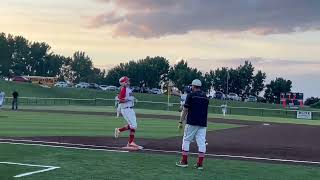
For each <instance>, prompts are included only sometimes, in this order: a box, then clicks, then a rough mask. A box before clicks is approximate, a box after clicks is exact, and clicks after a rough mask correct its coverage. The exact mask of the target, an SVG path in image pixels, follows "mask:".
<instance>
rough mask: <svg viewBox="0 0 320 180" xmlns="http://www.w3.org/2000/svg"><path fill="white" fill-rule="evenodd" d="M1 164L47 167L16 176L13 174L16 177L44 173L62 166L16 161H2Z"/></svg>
mask: <svg viewBox="0 0 320 180" xmlns="http://www.w3.org/2000/svg"><path fill="white" fill-rule="evenodd" d="M0 164H8V165H18V166H29V167H40V168H45V169H42V170H39V171H32V172H28V173H23V174H18V175H16V176H13V177H15V178H20V177H25V176H30V175H33V174H38V173H43V172H47V171H52V170H55V169H59V168H60V167H56V166H44V165H36V164H22V163H14V162H0Z"/></svg>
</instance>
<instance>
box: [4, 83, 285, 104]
mask: <svg viewBox="0 0 320 180" xmlns="http://www.w3.org/2000/svg"><path fill="white" fill-rule="evenodd" d="M0 90H3V91H4V92H5V93H6V95H7V96H11V93H12V92H13V90H17V91H18V92H19V94H20V96H21V97H39V98H77V99H95V98H104V99H114V97H115V96H116V93H115V92H103V91H97V90H92V89H76V88H55V87H53V88H50V89H48V88H43V87H40V86H39V85H37V84H30V83H16V82H8V81H4V80H0ZM135 96H136V98H137V99H139V100H140V101H153V102H167V96H166V95H152V94H139V93H136V95H135ZM179 100H180V99H179V98H178V97H175V96H172V97H171V102H172V103H179ZM33 103H34V102H33ZM38 103H40V102H38ZM42 103H44V102H42ZM48 103H52V102H48ZM55 103H66V102H59V101H56V102H55ZM67 103H68V102H67ZM76 103H77V104H79V103H80V104H81V103H83V102H76ZM85 103H88V102H85ZM224 103H225V102H224V101H220V100H211V101H210V104H211V105H212V106H220V105H222V104H224ZM228 104H229V106H233V107H252V108H273V109H278V108H281V105H279V104H264V103H245V102H237V101H229V102H228ZM87 105H88V104H87ZM142 106H144V105H143V104H142ZM157 108H162V106H159V107H157ZM165 109H166V107H165Z"/></svg>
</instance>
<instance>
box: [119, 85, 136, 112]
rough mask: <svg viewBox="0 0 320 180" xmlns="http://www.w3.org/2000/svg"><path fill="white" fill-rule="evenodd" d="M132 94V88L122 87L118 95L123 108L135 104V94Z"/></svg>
mask: <svg viewBox="0 0 320 180" xmlns="http://www.w3.org/2000/svg"><path fill="white" fill-rule="evenodd" d="M132 94H133V93H132V90H131V89H130V88H128V87H123V88H121V91H120V94H119V96H118V97H119V102H120V104H121V108H132V107H133V106H134V96H133V95H132Z"/></svg>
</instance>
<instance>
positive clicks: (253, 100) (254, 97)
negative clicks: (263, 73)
mask: <svg viewBox="0 0 320 180" xmlns="http://www.w3.org/2000/svg"><path fill="white" fill-rule="evenodd" d="M244 101H245V102H257V97H256V96H251V95H250V96H248V97H247V98H246V99H245V100H244Z"/></svg>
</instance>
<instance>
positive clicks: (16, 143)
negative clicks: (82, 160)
mask: <svg viewBox="0 0 320 180" xmlns="http://www.w3.org/2000/svg"><path fill="white" fill-rule="evenodd" d="M0 144H13V145H24V146H40V147H53V148H63V149H76V150H88V151H104V152H121V153H128V152H129V151H122V150H110V149H94V148H83V147H70V146H63V145H61V146H57V145H47V144H31V143H30V144H29V143H19V142H0Z"/></svg>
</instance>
